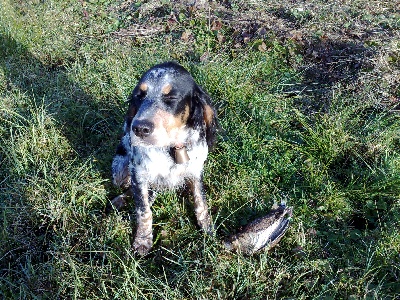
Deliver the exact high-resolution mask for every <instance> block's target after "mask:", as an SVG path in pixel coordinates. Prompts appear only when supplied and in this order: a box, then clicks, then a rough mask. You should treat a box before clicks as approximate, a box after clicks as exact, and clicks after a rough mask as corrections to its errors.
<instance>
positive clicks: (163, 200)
mask: <svg viewBox="0 0 400 300" xmlns="http://www.w3.org/2000/svg"><path fill="white" fill-rule="evenodd" d="M167 60H175V61H178V62H179V63H181V64H182V65H184V66H185V67H186V68H187V69H188V70H190V72H191V73H192V74H193V76H194V78H195V80H196V81H197V82H198V83H199V84H200V85H201V86H203V87H204V89H205V90H206V91H208V93H209V94H210V95H211V97H212V99H213V102H214V104H215V106H216V107H217V111H218V117H219V120H220V125H221V130H220V132H219V141H218V144H217V146H216V148H215V149H214V151H213V152H212V153H211V154H210V156H209V159H208V162H207V164H206V169H205V176H204V177H205V186H206V193H207V197H208V199H209V204H210V211H211V214H212V217H213V220H214V223H215V227H216V233H215V235H214V236H208V235H204V234H203V233H202V232H200V231H199V230H198V229H197V228H196V226H195V223H196V222H195V216H194V213H193V210H192V204H191V201H190V198H189V197H188V195H186V193H185V192H184V191H181V192H179V193H172V192H171V193H165V194H162V195H160V196H159V197H158V198H157V200H156V202H155V204H154V206H153V214H154V223H155V224H154V231H155V243H154V247H153V250H152V252H151V253H150V254H149V255H148V256H146V257H144V258H140V257H137V256H135V255H134V254H133V252H132V248H131V243H132V230H134V228H135V222H134V217H133V211H134V207H133V203H132V205H131V206H130V207H129V208H128V209H127V210H125V211H120V212H118V211H111V212H107V211H106V207H107V204H108V203H109V201H110V199H112V198H113V197H115V196H116V195H118V194H119V193H120V192H121V191H120V190H118V189H116V188H115V187H113V186H112V183H111V179H110V177H111V174H110V166H111V160H112V157H113V154H114V150H115V148H116V146H117V144H118V142H119V138H120V136H121V133H122V128H121V126H122V122H123V118H124V114H125V110H126V108H127V105H126V102H125V101H126V99H127V96H128V95H129V93H130V92H131V90H132V89H133V87H134V86H135V85H136V82H137V80H138V79H139V78H140V76H141V74H142V73H143V72H144V71H145V70H147V69H148V68H149V67H151V66H152V65H154V64H156V63H160V62H163V61H167ZM399 86H400V11H399V8H398V3H396V1H393V2H390V1H377V0H371V1H365V0H357V1H349V0H344V1H340V2H338V1H331V2H330V1H321V0H312V1H287V0H283V1H276V0H272V1H244V0H221V1H204V0H199V1H172V0H156V1H134V0H127V1H124V0H118V1H108V0H79V1H71V0H66V1H56V0H44V1H40V0H30V1H22V0H17V1H11V0H0V224H1V226H0V298H2V299H398V297H399V294H400V231H399V228H400V88H399ZM281 201H285V202H287V204H288V205H290V206H293V209H294V214H293V220H292V224H291V227H290V229H289V231H288V232H287V233H286V235H285V237H284V238H283V239H282V240H281V242H280V243H279V245H278V246H277V247H276V248H274V249H272V250H271V251H269V252H262V253H260V254H256V255H253V256H243V255H241V254H236V253H231V252H226V251H225V250H224V248H223V246H222V243H221V241H222V240H223V239H224V238H226V237H227V236H228V235H230V234H232V233H235V232H236V231H237V230H238V229H239V228H240V226H243V225H245V224H247V223H248V222H249V221H251V220H253V219H255V218H257V217H259V216H262V215H264V214H266V213H267V212H268V211H269V210H270V208H271V206H272V205H273V204H274V203H276V202H278V203H280V202H281Z"/></svg>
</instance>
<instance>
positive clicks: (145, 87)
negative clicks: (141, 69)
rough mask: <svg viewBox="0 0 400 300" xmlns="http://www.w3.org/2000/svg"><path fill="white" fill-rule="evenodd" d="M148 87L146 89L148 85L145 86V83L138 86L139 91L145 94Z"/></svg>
mask: <svg viewBox="0 0 400 300" xmlns="http://www.w3.org/2000/svg"><path fill="white" fill-rule="evenodd" d="M148 88H149V87H148V85H147V83H144V82H143V83H142V84H141V85H140V86H139V89H140V90H141V91H142V92H147V89H148Z"/></svg>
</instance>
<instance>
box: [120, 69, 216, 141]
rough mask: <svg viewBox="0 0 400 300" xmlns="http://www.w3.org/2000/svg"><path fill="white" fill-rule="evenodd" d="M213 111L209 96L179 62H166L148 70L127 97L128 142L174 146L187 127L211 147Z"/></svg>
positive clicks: (184, 136) (213, 131) (181, 138)
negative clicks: (204, 139) (129, 137)
mask: <svg viewBox="0 0 400 300" xmlns="http://www.w3.org/2000/svg"><path fill="white" fill-rule="evenodd" d="M216 122H217V121H216V114H215V110H214V108H213V107H212V105H211V102H210V97H209V96H208V95H207V93H205V92H204V91H203V90H202V89H201V87H199V86H198V85H197V84H196V83H195V81H194V79H193V78H192V76H191V75H190V74H189V72H188V71H186V69H185V68H183V67H182V66H181V65H179V64H177V63H174V62H166V63H163V64H159V65H156V66H154V67H152V68H151V69H150V70H148V71H147V72H146V73H144V75H143V76H142V78H141V79H140V80H139V82H138V84H137V86H136V87H135V89H134V90H133V92H132V94H131V95H130V98H129V109H128V115H127V122H126V126H127V130H131V131H132V132H131V143H132V145H141V146H157V147H176V146H181V145H184V144H185V141H186V139H187V135H188V132H189V129H190V128H193V129H196V130H198V131H199V132H200V135H203V136H204V138H206V140H207V144H208V146H209V147H211V146H212V145H213V144H214V141H215V134H216V126H217V125H216Z"/></svg>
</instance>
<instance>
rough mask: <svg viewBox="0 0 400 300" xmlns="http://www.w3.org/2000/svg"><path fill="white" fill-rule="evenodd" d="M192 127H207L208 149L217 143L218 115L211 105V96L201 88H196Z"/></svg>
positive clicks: (191, 119)
mask: <svg viewBox="0 0 400 300" xmlns="http://www.w3.org/2000/svg"><path fill="white" fill-rule="evenodd" d="M190 121H191V123H192V124H191V125H192V126H193V127H195V128H196V127H197V128H199V127H200V128H202V127H204V125H205V134H206V140H207V145H208V147H210V148H212V147H213V146H214V143H215V141H216V135H217V129H218V121H217V114H216V112H215V109H214V107H213V106H212V104H211V98H210V96H209V95H208V94H207V93H206V92H205V91H203V89H202V88H201V87H199V86H196V89H195V92H194V95H193V107H192V114H191V118H190Z"/></svg>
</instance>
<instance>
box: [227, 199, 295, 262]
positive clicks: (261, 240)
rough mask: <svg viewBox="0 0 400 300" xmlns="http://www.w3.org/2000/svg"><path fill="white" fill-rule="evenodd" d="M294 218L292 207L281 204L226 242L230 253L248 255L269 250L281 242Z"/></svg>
mask: <svg viewBox="0 0 400 300" xmlns="http://www.w3.org/2000/svg"><path fill="white" fill-rule="evenodd" d="M291 217H292V207H286V205H285V204H281V205H279V206H278V208H276V209H272V210H271V211H270V212H269V213H268V214H267V215H266V216H263V217H261V218H258V219H256V220H254V221H252V222H251V223H249V224H247V225H246V226H245V227H244V228H243V229H242V230H241V231H240V232H239V233H237V234H235V235H232V236H231V237H230V238H229V240H228V241H226V242H225V247H226V248H227V249H228V250H230V251H237V252H241V253H244V254H247V255H251V254H254V253H255V252H257V251H260V250H263V249H264V250H269V249H271V248H272V247H274V246H276V244H278V242H279V241H280V240H281V238H282V237H283V235H284V234H285V232H286V231H287V229H288V228H289V222H290V219H291Z"/></svg>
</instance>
